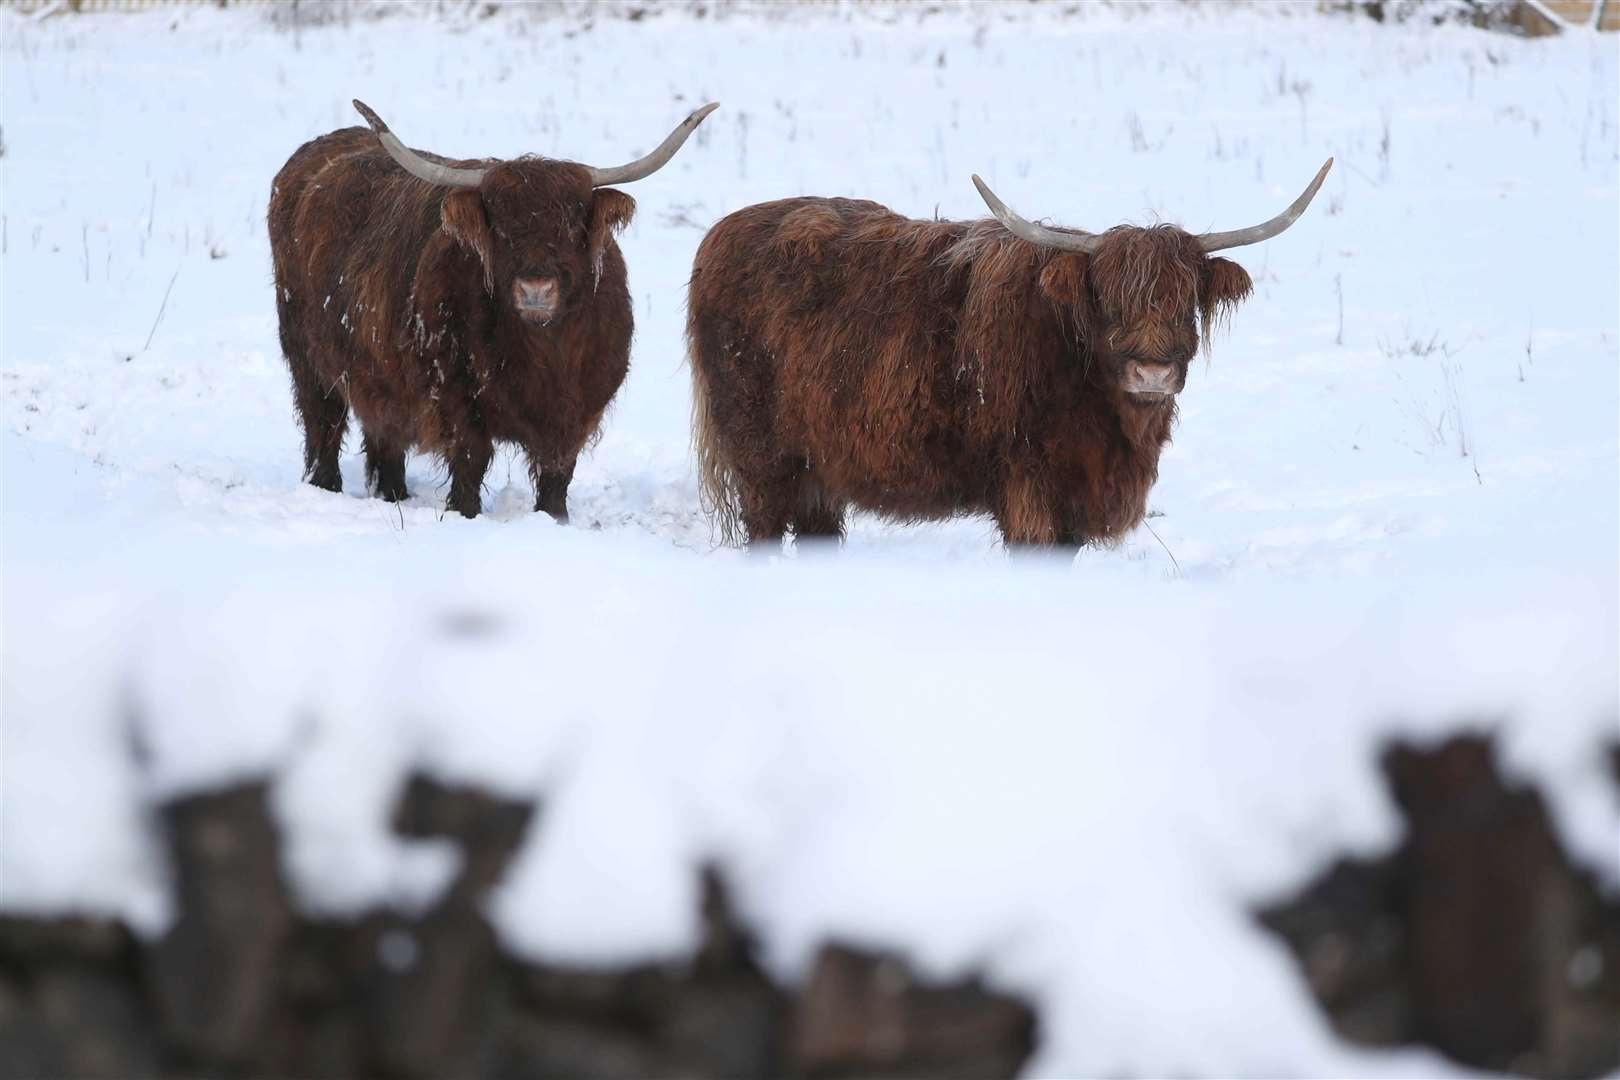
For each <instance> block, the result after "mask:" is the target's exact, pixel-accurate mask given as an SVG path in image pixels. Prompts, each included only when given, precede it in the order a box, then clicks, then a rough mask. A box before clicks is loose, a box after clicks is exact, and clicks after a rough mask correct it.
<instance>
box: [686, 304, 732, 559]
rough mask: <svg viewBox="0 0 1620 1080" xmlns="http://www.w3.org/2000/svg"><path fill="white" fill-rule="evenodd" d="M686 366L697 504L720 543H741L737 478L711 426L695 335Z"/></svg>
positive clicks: (711, 413) (710, 407)
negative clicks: (689, 371) (688, 367)
mask: <svg viewBox="0 0 1620 1080" xmlns="http://www.w3.org/2000/svg"><path fill="white" fill-rule="evenodd" d="M688 348H689V350H690V351H689V353H688V357H687V359H688V363H689V364H690V365H691V368H692V453H693V455H694V456H695V457H696V458H697V466H698V501H699V502H700V503H701V504H702V506H703V510H704V512H705V513H707V514H708V515H709V520H710V521H711V522H712V523H713V525H714V528H715V530H716V531H717V532H718V533H719V534H720V540H721V542H723V543H726V544H736V543H740V542H741V541H742V540H743V539H745V537H744V534H743V524H742V498H741V495H740V493H739V492H738V490H737V477H736V475H735V474H733V473H732V471H731V467H730V466H729V465H728V464H727V463H726V459H725V455H724V454H723V453H722V452H721V449H720V441H719V440H720V432H719V430H718V428H717V427H716V426H715V422H714V408H713V404H712V402H711V401H710V395H709V386H708V379H707V377H706V376H705V375H704V373H703V361H702V359H701V358H700V357H699V356H698V354H697V351H698V342H697V337H696V335H695V334H689V335H688Z"/></svg>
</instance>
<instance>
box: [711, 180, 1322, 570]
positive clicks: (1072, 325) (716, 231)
mask: <svg viewBox="0 0 1620 1080" xmlns="http://www.w3.org/2000/svg"><path fill="white" fill-rule="evenodd" d="M1332 164H1333V162H1332V159H1329V160H1328V162H1327V164H1325V165H1323V166H1322V169H1321V171H1320V172H1318V173H1317V174H1316V178H1315V179H1314V180H1312V181H1311V184H1310V186H1309V187H1307V188H1306V189H1305V192H1304V193H1303V194H1302V195H1300V197H1299V198H1298V199H1297V200H1295V201H1294V203H1293V205H1292V206H1290V207H1289V208H1288V209H1287V210H1286V211H1284V212H1283V213H1282V214H1280V215H1278V216H1277V217H1275V218H1273V219H1272V220H1270V221H1268V222H1265V223H1264V224H1262V225H1256V226H1253V227H1251V228H1247V229H1240V230H1237V231H1235V232H1223V233H1206V234H1204V235H1201V236H1194V235H1192V234H1190V233H1187V232H1184V231H1182V230H1181V229H1178V228H1176V227H1174V226H1171V225H1160V226H1156V227H1153V228H1135V227H1131V226H1120V227H1118V228H1114V229H1110V230H1108V231H1107V232H1105V233H1101V234H1091V233H1086V232H1081V231H1079V230H1071V229H1052V228H1047V227H1045V226H1042V225H1036V224H1033V223H1031V222H1028V221H1025V220H1024V219H1023V218H1021V217H1019V216H1018V215H1017V214H1014V213H1013V212H1012V211H1011V210H1009V209H1007V207H1006V206H1004V205H1003V204H1002V203H1001V201H1000V200H999V199H997V198H996V197H995V195H994V194H992V193H991V192H990V189H989V188H987V187H985V185H984V183H983V182H982V181H980V180H979V178H978V177H974V178H973V180H974V183H975V184H977V185H978V188H979V192H980V194H981V195H983V196H984V198H985V201H986V202H987V203H989V205H990V209H991V210H992V211H993V212H994V213H995V216H996V219H997V220H990V219H982V220H979V221H914V220H911V219H909V218H903V217H900V216H899V215H898V214H895V213H893V212H892V211H890V210H888V209H886V208H884V207H882V206H879V205H878V204H877V203H872V202H864V201H858V200H852V199H819V198H799V199H784V200H781V201H779V202H770V203H761V204H760V205H758V206H750V207H747V208H746V209H743V210H739V211H738V212H736V213H734V214H732V215H730V216H729V217H726V218H723V219H721V221H720V222H719V223H718V224H716V225H715V226H714V228H713V229H711V230H709V234H708V235H707V236H706V237H704V239H703V243H702V245H701V246H700V247H699V248H698V253H697V259H696V261H695V263H694V265H693V269H692V283H691V293H690V302H689V314H688V319H687V337H688V345H689V348H690V352H691V363H692V382H693V393H694V407H693V413H694V415H693V433H694V441H695V443H696V448H697V453H698V457H699V461H700V465H701V468H702V485H703V492H704V497H705V501H706V502H707V503H709V504H710V505H711V506H712V508H713V509H714V511H715V514H716V517H717V520H718V523H719V526H720V529H721V532H722V534H723V535H724V536H725V537H726V538H727V539H728V540H730V539H746V540H748V541H750V542H756V543H757V542H762V541H763V542H777V541H779V540H780V538H781V537H782V536H783V535H784V534H785V533H787V532H788V531H789V530H791V531H792V532H793V534H794V535H795V536H796V537H801V538H802V537H841V536H842V535H843V523H844V511H845V509H846V508H848V507H850V506H856V507H861V508H864V509H867V510H872V511H875V512H877V513H879V514H882V515H884V516H886V517H889V518H891V519H896V520H901V521H919V520H934V519H940V518H945V517H949V516H952V515H955V514H961V513H976V512H983V513H989V514H991V515H993V516H994V517H995V519H996V522H997V524H998V525H1000V527H1001V533H1002V536H1003V537H1004V539H1005V540H1006V541H1007V543H1009V544H1032V545H1056V544H1064V545H1077V544H1110V543H1115V542H1117V541H1119V540H1120V539H1121V538H1122V537H1123V536H1124V535H1125V533H1127V532H1128V531H1130V530H1131V529H1132V528H1134V527H1135V526H1136V525H1137V524H1138V523H1139V522H1140V521H1141V520H1142V517H1143V515H1144V514H1145V513H1146V510H1147V495H1148V489H1149V488H1151V487H1152V486H1153V482H1154V480H1155V479H1156V478H1157V476H1158V465H1159V453H1160V451H1161V450H1162V449H1163V447H1164V445H1165V443H1166V442H1168V441H1169V438H1170V429H1171V426H1172V424H1173V423H1174V420H1175V415H1176V405H1175V400H1176V394H1177V393H1179V392H1180V390H1181V388H1182V386H1183V385H1184V384H1185V382H1186V378H1187V364H1188V361H1189V360H1191V359H1192V357H1193V355H1194V354H1195V353H1196V352H1197V351H1198V346H1199V342H1200V339H1202V341H1203V342H1204V344H1205V346H1206V347H1207V345H1208V341H1209V334H1210V330H1211V327H1212V326H1213V324H1214V323H1215V322H1216V321H1217V320H1218V319H1219V318H1220V317H1221V316H1223V315H1225V314H1226V313H1228V312H1229V311H1230V310H1231V308H1232V307H1234V306H1235V305H1236V304H1237V303H1238V302H1239V301H1241V300H1242V299H1244V297H1246V296H1248V294H1249V289H1250V282H1249V275H1248V274H1246V273H1245V272H1244V271H1243V268H1242V267H1240V266H1238V265H1237V264H1236V263H1233V262H1229V261H1228V260H1226V259H1222V258H1213V257H1211V253H1212V252H1215V251H1219V250H1221V249H1223V248H1231V247H1238V246H1240V245H1244V244H1253V243H1257V242H1259V241H1261V240H1265V239H1267V238H1269V237H1272V236H1275V235H1277V234H1278V233H1280V232H1282V231H1283V230H1284V229H1286V228H1287V227H1288V226H1289V225H1291V224H1292V223H1293V222H1294V220H1295V219H1296V218H1298V217H1299V215H1300V214H1301V213H1302V212H1303V211H1304V209H1305V207H1306V206H1307V205H1308V204H1309V203H1310V201H1311V199H1312V198H1313V197H1314V196H1315V194H1316V192H1317V189H1318V188H1320V187H1321V186H1322V180H1323V178H1324V177H1325V176H1326V175H1327V171H1328V168H1329V166H1331V165H1332Z"/></svg>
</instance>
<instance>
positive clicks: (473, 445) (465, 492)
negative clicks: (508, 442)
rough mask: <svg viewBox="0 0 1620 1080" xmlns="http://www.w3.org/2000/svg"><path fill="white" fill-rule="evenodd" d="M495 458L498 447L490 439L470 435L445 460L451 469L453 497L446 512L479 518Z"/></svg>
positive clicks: (447, 503) (451, 493)
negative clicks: (486, 476)
mask: <svg viewBox="0 0 1620 1080" xmlns="http://www.w3.org/2000/svg"><path fill="white" fill-rule="evenodd" d="M494 456H495V444H494V443H493V442H491V441H490V440H489V438H488V437H482V438H480V437H479V436H477V435H468V436H466V437H464V438H463V439H462V441H460V442H458V443H457V444H456V445H455V446H454V447H453V448H452V449H451V450H450V452H449V454H447V455H446V457H445V464H446V465H448V466H449V468H450V497H449V498H448V499H446V500H445V504H444V506H445V509H446V510H454V511H455V512H456V513H458V514H460V515H461V516H463V517H470V518H475V517H477V516H478V511H479V510H481V509H482V508H483V502H482V496H483V489H484V473H486V472H488V471H489V461H490V458H492V457H494Z"/></svg>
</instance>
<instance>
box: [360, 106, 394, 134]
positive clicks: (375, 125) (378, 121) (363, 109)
mask: <svg viewBox="0 0 1620 1080" xmlns="http://www.w3.org/2000/svg"><path fill="white" fill-rule="evenodd" d="M351 104H353V105H354V111H355V112H357V113H359V114H360V115H361V116H362V117H364V118H365V121H366V123H368V124H370V125H371V130H372V131H375V132H376V133H377V134H378V135H386V134H387V133H388V125H387V124H385V123H383V118H382V117H380V116H378V115H377V114H376V113H375V112H373V111H372V110H371V106H370V105H367V104H366V103H365V102H363V101H361V100H360V99H359V98H355V99H353V101H352V102H351Z"/></svg>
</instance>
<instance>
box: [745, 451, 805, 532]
mask: <svg viewBox="0 0 1620 1080" xmlns="http://www.w3.org/2000/svg"><path fill="white" fill-rule="evenodd" d="M796 472H797V469H796V468H795V467H794V466H792V465H791V464H787V463H783V464H781V465H779V466H778V467H777V468H775V469H772V470H770V471H768V472H766V473H765V474H764V475H755V476H748V475H743V476H739V477H738V478H737V479H738V484H737V489H738V491H737V493H738V495H739V496H740V498H739V500H738V501H739V502H740V504H741V508H742V522H743V527H744V528H745V529H747V530H748V550H749V551H750V552H754V553H759V554H769V553H771V552H779V551H781V549H782V537H784V536H786V535H787V531H788V528H789V527H790V526H791V525H792V524H793V518H794V514H795V513H796V512H797V510H798V508H799V483H798V477H797V476H795V475H794V474H795V473H796Z"/></svg>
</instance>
